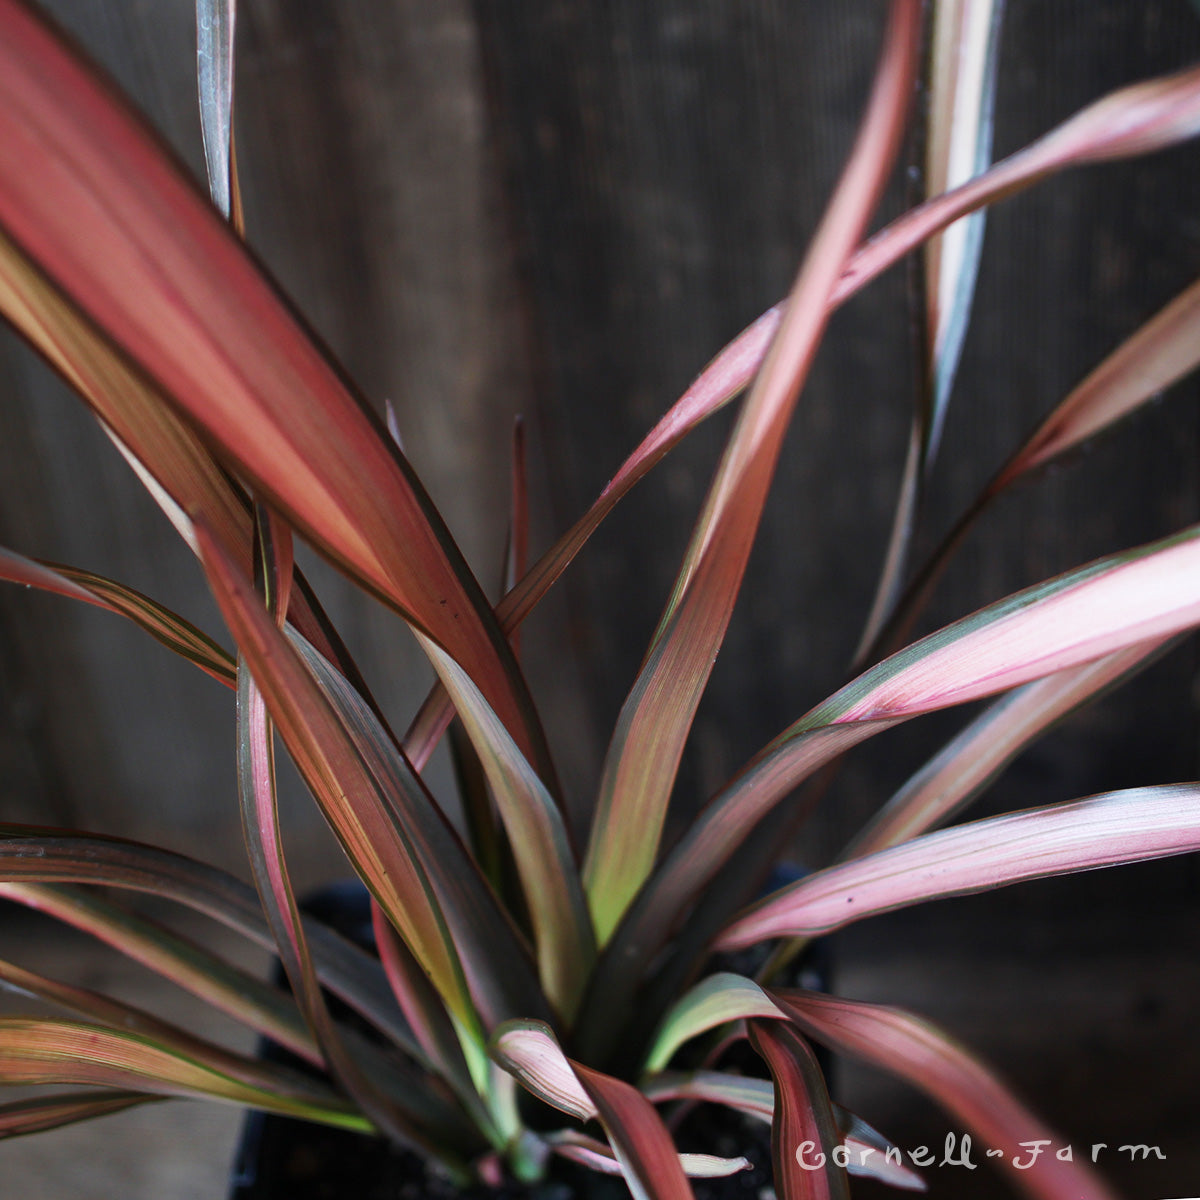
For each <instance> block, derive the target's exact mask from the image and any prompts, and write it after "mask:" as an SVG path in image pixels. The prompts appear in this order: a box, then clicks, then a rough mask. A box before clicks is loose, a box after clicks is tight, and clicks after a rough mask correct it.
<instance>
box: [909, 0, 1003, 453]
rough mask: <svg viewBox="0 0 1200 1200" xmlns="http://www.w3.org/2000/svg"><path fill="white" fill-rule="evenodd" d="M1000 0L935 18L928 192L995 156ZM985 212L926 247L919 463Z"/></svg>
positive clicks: (957, 334) (953, 354)
mask: <svg viewBox="0 0 1200 1200" xmlns="http://www.w3.org/2000/svg"><path fill="white" fill-rule="evenodd" d="M1003 7H1004V5H1003V0H938V2H937V4H935V5H934V15H933V21H932V26H933V28H932V34H933V37H932V41H933V46H932V53H931V62H930V72H929V73H930V87H929V126H928V133H927V138H926V148H925V194H926V196H930V197H931V196H937V195H940V194H941V193H942V192H949V191H951V190H953V189H954V188H956V187H958V186H960V185H961V184H963V183H965V182H967V180H969V179H970V178H972V177H973V176H975V175H978V174H981V173H982V172H983V171H984V170H985V169H986V167H987V165H988V163H989V161H990V159H991V154H992V128H993V120H992V113H993V109H994V104H995V94H996V58H997V53H998V48H999V42H1000V24H1001V20H1000V18H1001V13H1002V11H1003ZM983 224H984V214H983V212H982V211H979V212H976V213H974V214H972V215H971V216H970V217H967V218H965V219H964V220H961V221H956V222H955V223H954V224H953V225H951V226H950V227H949V228H948V229H947V230H946V231H945V233H942V234H940V235H939V236H937V237H934V238H930V239H929V241H928V242H926V243H925V254H924V264H923V265H924V270H925V309H926V315H925V326H926V328H925V337H926V357H927V367H926V373H927V376H928V384H929V391H930V394H929V395H928V397H927V412H926V415H925V417H924V419H923V420H922V422H921V425H922V429H921V432H922V440H923V447H922V455H921V457H922V465H923V466H927V465H928V463H929V462H930V460H931V459H932V458H933V455H934V454H935V453H936V450H937V444H938V442H939V440H940V438H941V431H942V425H943V423H944V421H945V416H946V409H947V406H948V405H949V402H950V389H951V387H952V385H953V382H954V376H955V373H956V372H957V370H958V360H959V357H960V355H961V353H962V344H963V339H964V337H965V335H966V329H967V323H968V321H969V319H970V312H971V301H972V297H973V295H974V292H975V277H976V275H977V273H978V269H979V256H980V252H981V250H982V248H983Z"/></svg>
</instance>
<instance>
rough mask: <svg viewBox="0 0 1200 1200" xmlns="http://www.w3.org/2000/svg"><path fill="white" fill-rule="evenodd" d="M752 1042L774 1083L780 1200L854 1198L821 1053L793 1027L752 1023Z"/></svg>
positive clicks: (773, 1145) (773, 1128)
mask: <svg viewBox="0 0 1200 1200" xmlns="http://www.w3.org/2000/svg"><path fill="white" fill-rule="evenodd" d="M749 1030H750V1044H751V1045H752V1046H753V1047H754V1049H755V1050H757V1051H758V1053H759V1054H761V1055H762V1057H763V1058H764V1059H766V1062H767V1066H768V1067H769V1068H770V1071H771V1078H772V1079H773V1080H774V1081H775V1096H774V1101H773V1108H774V1112H773V1115H772V1118H771V1160H772V1163H773V1166H774V1173H773V1175H772V1182H773V1183H774V1186H775V1191H776V1194H777V1195H778V1196H779V1198H780V1200H850V1183H849V1178H848V1175H847V1171H846V1168H845V1167H844V1166H841V1165H839V1164H838V1162H837V1161H836V1160H835V1158H834V1151H835V1150H836V1149H839V1148H840V1147H841V1145H842V1134H841V1131H840V1130H839V1129H838V1127H837V1122H836V1121H835V1120H834V1115H833V1106H832V1105H831V1104H830V1102H829V1092H828V1089H827V1088H826V1085H825V1077H824V1076H823V1075H822V1074H821V1068H820V1066H819V1065H818V1063H817V1058H816V1055H815V1054H813V1052H812V1049H811V1048H810V1047H809V1045H808V1044H807V1042H805V1041H804V1039H803V1038H802V1037H801V1036H800V1035H799V1034H798V1033H797V1032H796V1030H795V1029H793V1028H792V1027H791V1026H790V1025H787V1024H781V1023H779V1022H776V1021H758V1020H755V1021H751V1022H750V1026H749Z"/></svg>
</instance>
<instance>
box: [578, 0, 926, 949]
mask: <svg viewBox="0 0 1200 1200" xmlns="http://www.w3.org/2000/svg"><path fill="white" fill-rule="evenodd" d="M889 11H890V15H889V20H888V26H887V30H886V31H885V33H884V39H883V50H882V52H881V56H880V61H879V68H878V71H877V73H876V77H875V83H874V85H873V88H872V93H871V97H870V100H869V101H868V104H867V110H866V115H865V116H864V118H863V121H862V124H861V126H860V130H859V134H858V137H857V139H856V142H855V145H854V148H853V150H852V151H851V154H850V158H849V161H848V163H847V165H846V167H845V169H844V171H843V174H842V177H841V179H840V181H839V183H838V186H837V189H836V190H835V193H834V196H833V198H832V199H831V200H830V203H829V207H828V209H827V212H826V216H825V217H824V219H823V221H822V224H821V227H820V228H819V229H818V231H817V233H816V235H815V236H814V238H813V241H812V243H811V246H810V249H809V252H808V254H807V255H806V257H805V261H804V264H803V265H802V267H801V269H800V274H799V276H798V278H797V281H796V284H795V287H794V289H793V292H792V296H791V299H790V300H789V304H788V308H787V310H786V313H785V315H784V318H783V321H782V323H781V326H780V329H779V332H778V334H777V335H776V338H775V339H774V341H773V342H772V349H771V351H770V353H769V355H768V357H767V360H766V362H765V364H764V368H763V372H762V374H760V375H759V377H758V379H757V381H756V383H755V385H754V388H753V389H752V390H751V392H750V395H749V396H748V397H747V400H746V403H745V405H744V406H743V409H742V412H741V414H740V415H739V418H738V422H737V424H736V426H735V429H734V432H733V434H732V436H731V438H730V441H729V443H728V445H727V447H726V451H725V454H724V456H723V458H722V460H721V465H720V466H719V467H718V470H717V474H716V476H715V477H714V479H713V482H712V485H711V487H710V490H709V493H708V497H707V499H706V501H705V507H704V510H703V513H702V515H701V517H700V520H699V522H698V523H697V526H696V529H695V531H694V533H693V535H692V540H691V542H690V544H689V547H688V551H687V554H686V556H685V559H684V564H683V567H682V569H681V571H680V574H679V577H678V579H677V581H676V584H675V589H674V592H673V594H672V597H671V599H670V601H669V602H668V605H667V609H666V612H665V613H664V615H663V617H662V620H661V621H660V624H659V627H658V629H657V630H656V632H655V635H654V639H653V641H652V643H651V646H650V649H649V651H648V652H647V655H646V658H645V661H644V663H643V665H642V667H641V669H640V670H639V673H638V678H637V680H636V681H635V683H634V686H633V688H632V690H631V691H630V693H629V696H628V698H627V700H626V702H625V704H624V706H623V707H622V710H621V714H620V717H619V718H618V723H617V728H616V731H615V732H614V734H613V738H612V741H611V743H610V746H609V751H608V754H607V755H606V758H605V766H604V773H603V779H602V782H601V787H600V795H599V800H598V802H597V805H596V809H595V816H594V820H593V823H592V833H591V838H590V840H589V843H588V850H587V857H586V859H585V863H584V881H585V886H586V889H587V893H588V902H589V905H590V907H591V910H592V916H593V920H594V922H595V925H596V932H597V937H598V940H599V942H600V944H601V945H603V944H604V942H605V941H607V939H608V937H609V936H610V935H611V933H612V931H613V929H614V928H615V926H616V924H617V922H618V920H619V919H620V917H621V915H622V913H624V911H625V910H626V908H627V907H628V905H629V903H630V902H631V900H632V899H633V896H634V895H635V894H636V892H637V890H638V889H639V888H640V886H641V885H642V883H643V882H644V881H645V879H646V878H647V876H648V875H649V873H650V871H651V869H652V866H653V862H654V858H655V855H656V853H657V849H658V843H659V838H660V835H661V830H662V822H663V819H664V816H665V812H666V804H667V800H668V798H669V795H670V790H671V787H672V785H673V782H674V778H675V772H676V769H677V767H678V763H679V758H680V756H681V755H682V752H683V744H684V741H685V739H686V737H687V733H688V731H689V729H690V728H691V723H692V718H693V716H694V714H695V710H696V706H697V705H698V703H699V700H700V695H701V693H702V691H703V689H704V686H705V684H706V683H707V680H708V676H709V674H710V672H711V670H712V666H713V662H714V660H715V657H716V653H717V651H718V649H719V647H720V644H721V641H722V640H723V638H724V634H725V629H726V627H727V626H728V622H729V618H730V616H731V614H732V611H733V602H734V600H735V598H736V595H737V592H738V590H739V587H740V584H741V580H742V577H743V574H744V571H745V567H746V563H747V561H748V558H749V554H750V547H751V543H752V542H753V540H754V535H755V532H756V530H757V527H758V523H759V520H760V518H761V514H762V510H763V506H764V504H765V502H766V495H767V490H768V487H769V484H770V480H771V477H772V475H773V473H774V469H775V464H776V462H777V460H778V455H779V452H780V449H781V446H782V440H783V436H784V433H785V432H786V429H787V426H788V423H789V419H790V417H791V414H792V411H793V410H794V406H795V403H796V401H797V399H798V396H799V392H800V389H801V387H802V385H803V382H804V380H805V378H806V376H807V372H808V369H809V367H810V365H811V363H812V360H813V357H814V355H815V352H816V347H817V345H818V343H819V341H820V338H821V335H822V333H823V332H824V329H825V325H826V322H827V320H828V315H829V297H830V294H831V293H832V290H833V288H834V286H835V284H836V281H837V279H838V276H839V274H840V273H841V270H842V268H843V266H844V264H845V262H846V259H847V258H848V257H849V255H850V253H851V252H852V250H853V249H854V245H855V243H856V242H857V240H858V237H859V235H860V233H861V231H862V229H863V228H864V227H865V225H866V222H867V219H868V217H869V215H870V213H871V211H872V210H873V209H874V206H875V202H876V199H877V197H878V195H879V194H880V193H881V191H882V188H883V184H884V182H885V180H886V177H887V175H888V174H889V173H890V170H891V166H892V163H893V161H894V158H895V155H896V152H897V150H898V148H899V142H900V135H901V132H902V128H903V120H904V113H905V111H906V108H907V102H908V99H909V93H910V87H911V81H912V78H913V74H914V70H915V61H916V44H917V35H918V30H919V27H920V15H921V14H920V8H919V6H918V5H916V4H914V3H911V2H910V0H894V2H893V4H892V6H891V8H890V10H889Z"/></svg>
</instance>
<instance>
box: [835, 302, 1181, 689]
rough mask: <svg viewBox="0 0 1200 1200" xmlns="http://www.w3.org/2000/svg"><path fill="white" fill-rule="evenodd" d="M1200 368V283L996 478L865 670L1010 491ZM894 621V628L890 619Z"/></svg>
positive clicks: (925, 570) (945, 542)
mask: <svg viewBox="0 0 1200 1200" xmlns="http://www.w3.org/2000/svg"><path fill="white" fill-rule="evenodd" d="M1197 365H1200V283H1194V284H1192V285H1191V287H1189V288H1187V289H1185V290H1184V291H1183V292H1181V293H1180V294H1179V295H1178V296H1176V297H1175V299H1174V300H1172V301H1171V302H1170V303H1169V304H1168V305H1167V306H1166V307H1165V308H1163V309H1162V310H1161V311H1160V312H1158V313H1156V314H1155V315H1154V316H1153V317H1151V318H1150V320H1149V321H1147V322H1146V323H1145V324H1144V325H1142V326H1141V327H1140V328H1139V329H1138V330H1137V331H1136V332H1135V333H1134V334H1133V335H1132V336H1131V337H1129V338H1128V339H1126V341H1124V342H1122V343H1121V345H1120V346H1118V347H1117V349H1116V350H1114V351H1113V352H1112V353H1111V354H1110V355H1108V357H1107V358H1105V359H1104V361H1103V362H1101V363H1100V365H1099V366H1097V367H1096V368H1095V369H1094V370H1093V371H1091V372H1089V374H1088V375H1087V376H1086V378H1084V379H1083V380H1082V381H1081V382H1080V383H1079V384H1078V385H1077V386H1076V387H1074V388H1072V389H1071V391H1070V393H1069V394H1068V395H1067V396H1066V398H1065V399H1063V400H1062V401H1061V403H1059V404H1058V405H1057V407H1056V408H1055V409H1054V411H1053V412H1051V413H1050V415H1049V416H1048V417H1047V418H1046V419H1045V421H1043V422H1042V424H1041V425H1040V426H1039V427H1038V428H1037V430H1036V431H1035V432H1034V433H1033V435H1032V436H1031V437H1030V438H1029V439H1028V440H1027V441H1026V442H1025V443H1024V444H1023V445H1022V446H1021V447H1020V448H1019V449H1018V450H1017V451H1016V453H1015V454H1013V455H1012V457H1011V458H1010V459H1009V460H1008V462H1007V463H1005V465H1004V466H1003V467H1002V468H1001V469H1000V470H999V471H998V472H997V473H996V475H995V477H994V478H993V479H992V480H991V481H990V482H989V483H988V485H987V486H986V487H985V488H984V489H983V491H982V492H981V493H980V494H979V495H978V496H977V497H976V499H975V501H974V502H973V503H972V504H971V505H970V507H969V508H968V509H967V510H966V512H964V513H963V515H962V516H961V517H960V518H959V520H958V521H957V522H956V523H955V525H954V526H953V527H952V528H951V530H950V531H949V533H947V535H946V536H945V537H944V538H943V539H942V542H941V544H940V545H939V546H938V547H937V548H936V549H935V550H934V552H933V553H932V554H931V555H930V556H929V558H928V559H927V560H926V562H925V563H923V564H922V566H921V568H920V570H919V571H918V572H917V573H916V574H915V576H914V577H913V579H912V581H911V582H910V583H909V585H908V587H907V588H906V589H905V592H904V594H903V596H901V597H900V598H899V599H898V600H897V601H896V603H895V606H894V609H893V610H892V611H890V612H888V613H880V614H879V619H878V620H876V621H873V622H872V624H871V627H870V628H869V629H868V630H867V631H866V632H865V634H864V637H863V641H862V643H861V645H860V646H859V649H858V652H857V653H856V655H855V662H856V664H857V665H858V666H862V665H864V664H865V663H867V662H870V661H871V660H872V659H874V658H875V657H877V655H878V653H879V652H880V650H882V649H886V648H889V647H892V648H894V647H895V646H896V645H897V644H899V642H900V641H901V640H902V638H903V636H904V635H905V633H906V631H907V630H908V628H909V627H910V626H911V624H912V622H913V620H914V619H915V617H916V615H917V613H918V612H919V611H920V610H921V608H922V607H923V606H924V604H925V602H926V601H927V600H928V598H929V596H930V595H931V593H932V591H933V588H934V585H935V584H936V583H937V581H938V579H939V578H940V576H941V573H942V571H943V569H944V568H945V566H946V564H947V563H948V562H949V561H950V558H951V556H952V555H953V554H954V552H955V551H956V550H957V549H958V547H959V546H960V545H961V544H962V543H963V541H964V540H965V538H966V536H967V534H968V533H969V532H970V531H971V529H972V528H973V527H974V524H975V522H976V521H977V520H978V519H979V517H980V516H981V515H982V513H983V512H984V511H986V509H987V507H988V506H989V505H990V504H991V502H992V501H993V500H995V499H996V497H997V496H999V495H1000V494H1001V493H1002V492H1003V491H1004V490H1005V489H1007V488H1008V487H1010V486H1012V484H1014V483H1016V482H1017V481H1018V480H1019V479H1021V478H1023V477H1024V476H1025V475H1027V474H1028V473H1030V472H1032V471H1034V470H1035V469H1036V468H1038V467H1041V466H1044V465H1045V464H1046V463H1047V462H1050V461H1051V460H1052V459H1054V458H1057V457H1058V456H1060V455H1062V454H1065V453H1067V452H1068V451H1069V450H1072V449H1074V448H1075V447H1076V446H1078V445H1079V444H1080V443H1081V442H1083V441H1085V440H1086V439H1087V438H1089V437H1092V436H1093V435H1095V434H1096V433H1098V432H1100V431H1101V430H1102V429H1105V428H1107V427H1108V426H1110V425H1112V424H1113V423H1115V422H1116V421H1119V420H1120V419H1121V418H1122V417H1125V416H1127V415H1128V414H1129V413H1131V412H1133V411H1134V410H1135V409H1136V408H1138V407H1139V406H1140V405H1142V404H1144V403H1145V402H1146V401H1148V400H1150V399H1151V398H1152V397H1154V396H1156V395H1158V393H1159V392H1161V391H1162V390H1163V389H1164V388H1167V387H1170V386H1171V384H1173V383H1175V382H1177V381H1178V380H1179V379H1181V378H1183V376H1184V375H1187V374H1188V373H1189V372H1191V371H1193V370H1195V368H1196V367H1197ZM884 616H886V617H887V620H886V622H885V621H884V620H883V617H884Z"/></svg>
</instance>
